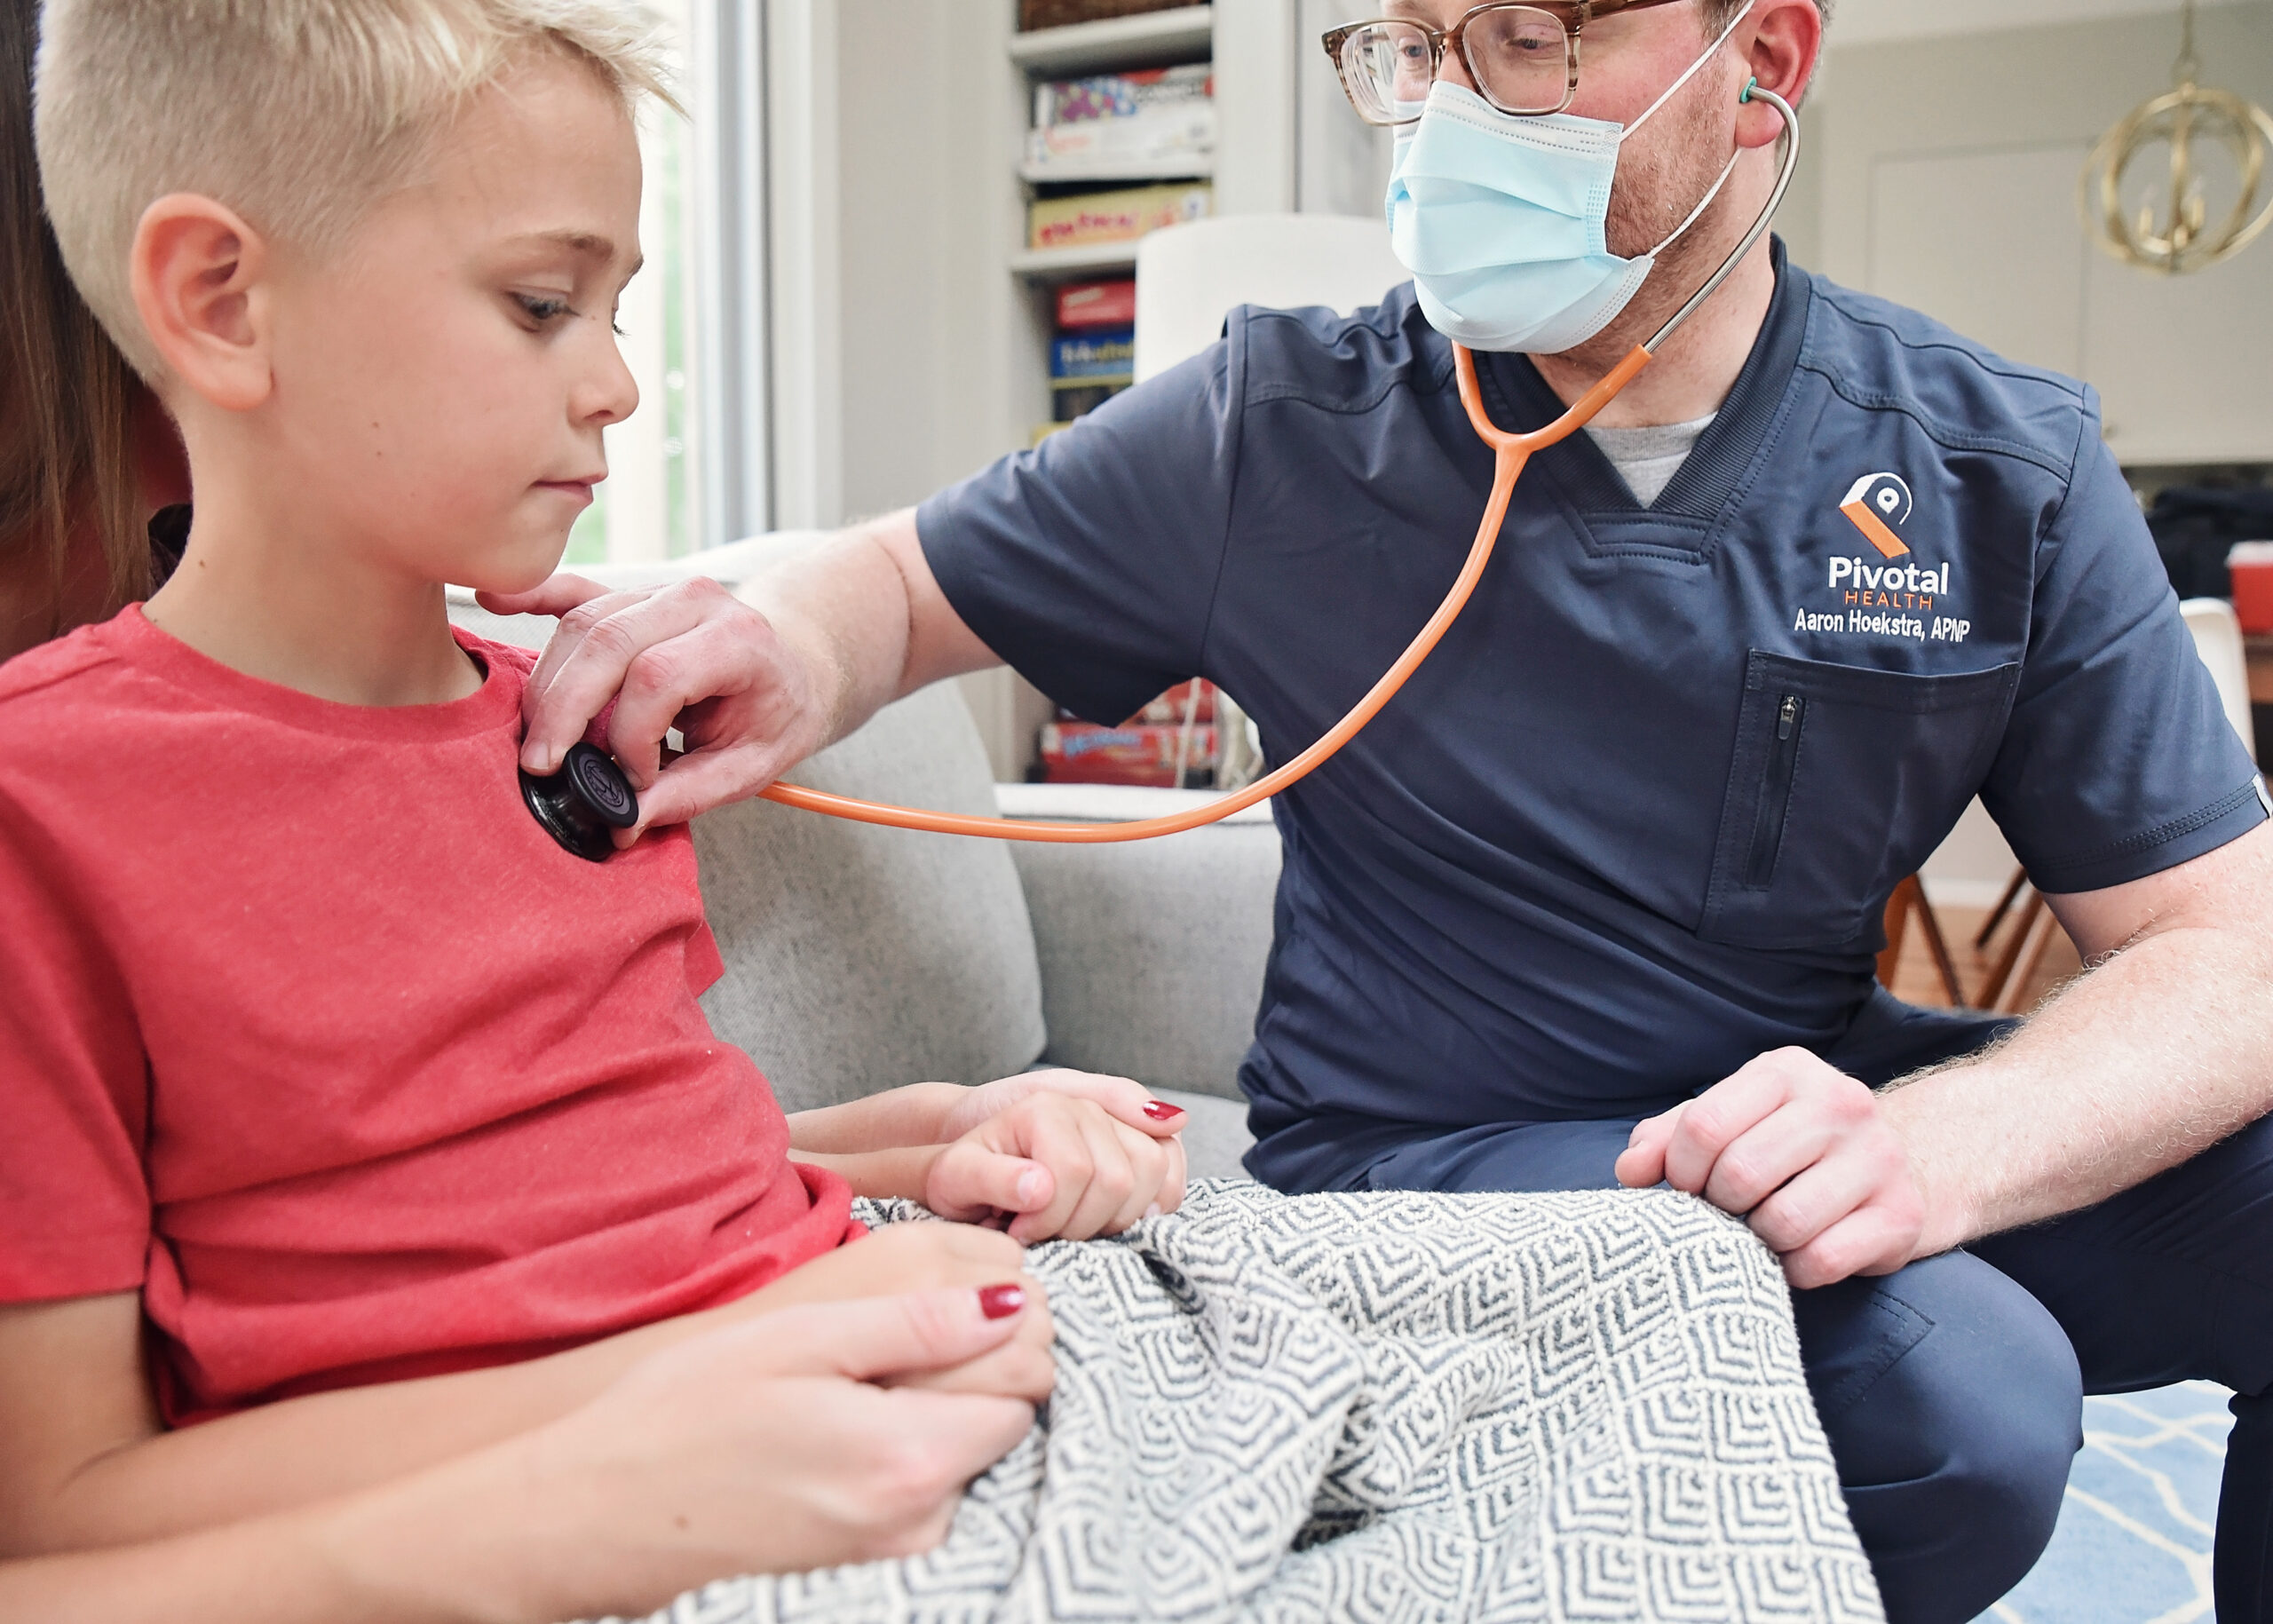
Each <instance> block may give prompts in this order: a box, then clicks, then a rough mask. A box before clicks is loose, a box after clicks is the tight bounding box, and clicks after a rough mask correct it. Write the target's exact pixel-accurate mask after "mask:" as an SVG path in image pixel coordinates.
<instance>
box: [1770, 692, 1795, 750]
mask: <svg viewBox="0 0 2273 1624" xmlns="http://www.w3.org/2000/svg"><path fill="white" fill-rule="evenodd" d="M1799 720H1800V696H1799V695H1798V694H1796V693H1786V695H1785V696H1784V707H1783V709H1780V710H1778V712H1777V713H1776V737H1777V738H1778V740H1779V741H1781V740H1785V739H1789V738H1790V737H1791V736H1792V729H1793V728H1794V727H1796V726H1797V725H1799Z"/></svg>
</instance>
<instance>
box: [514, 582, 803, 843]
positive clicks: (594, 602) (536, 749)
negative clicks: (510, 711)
mask: <svg viewBox="0 0 2273 1624" xmlns="http://www.w3.org/2000/svg"><path fill="white" fill-rule="evenodd" d="M480 603H481V606H482V607H483V608H485V609H487V610H488V611H490V613H492V614H553V615H558V616H559V617H560V629H559V630H558V631H556V632H555V633H554V634H553V637H552V641H551V642H550V643H549V644H548V645H546V646H545V650H544V654H543V657H542V658H541V659H540V660H539V661H537V667H536V669H535V671H534V672H532V673H531V674H530V677H529V681H528V686H527V690H526V692H524V693H523V694H522V696H521V716H522V720H523V722H524V724H525V725H526V730H527V731H526V733H525V734H524V736H523V739H522V741H521V765H522V766H523V767H525V768H527V770H528V771H529V772H533V773H535V774H537V775H539V776H543V775H544V774H546V773H549V772H553V771H555V770H556V769H557V768H558V766H559V765H560V762H561V758H562V757H565V756H566V754H567V753H568V747H569V746H570V745H572V744H574V743H575V742H576V741H578V740H579V739H581V738H582V737H583V736H584V730H585V729H586V728H587V727H589V726H590V725H591V720H592V718H593V717H596V716H598V715H599V713H600V712H601V711H602V710H604V709H606V707H607V704H608V702H609V701H611V700H613V701H614V702H615V711H614V715H613V716H612V717H610V718H609V720H608V731H607V748H608V753H609V754H610V755H612V756H614V757H615V759H616V761H617V762H618V763H619V764H621V765H622V768H623V771H624V773H625V775H626V776H627V777H629V778H630V780H631V783H632V786H633V788H636V789H638V791H639V822H638V827H636V828H630V829H622V830H618V831H617V833H616V844H617V845H619V846H623V845H629V844H631V843H632V842H633V841H635V840H637V839H638V837H639V836H640V835H641V834H643V833H645V830H646V829H647V828H648V827H649V826H650V825H651V824H671V823H684V822H685V821H686V820H689V819H690V818H693V816H694V815H695V814H696V813H697V812H705V811H708V810H709V808H711V807H713V806H717V805H720V804H724V803H725V802H728V801H735V800H741V799H744V798H746V797H748V796H753V795H756V793H757V792H758V791H759V790H761V789H763V788H765V787H766V786H767V785H768V784H770V783H772V781H773V780H775V779H776V778H777V777H779V776H780V773H781V772H782V771H783V769H785V768H787V767H789V766H792V765H794V764H796V763H797V762H799V761H802V760H803V759H804V757H806V756H808V755H810V754H812V751H814V750H815V749H819V748H820V746H821V745H823V744H826V743H827V742H828V730H829V726H830V720H831V713H832V711H833V709H834V707H833V704H832V702H831V701H828V699H827V698H825V697H824V696H823V695H822V694H821V693H820V691H819V685H818V684H817V682H816V680H815V678H814V676H813V674H812V668H811V666H810V664H809V663H808V662H807V661H804V660H802V659H800V658H799V657H798V656H797V654H796V652H795V651H793V650H792V649H790V648H789V647H788V645H787V644H785V643H784V642H783V641H782V639H781V638H780V637H779V636H777V635H776V633H775V631H774V629H773V626H772V622H769V621H768V620H767V619H766V618H765V616H764V615H763V614H759V613H758V612H757V611H756V609H753V608H751V607H750V606H748V604H745V603H742V602H741V601H740V600H739V599H737V598H735V597H734V596H733V594H732V593H730V592H728V591H727V590H726V589H725V587H722V586H720V585H719V584H718V583H717V582H715V581H710V580H706V579H702V578H700V577H698V578H696V579H694V580H692V581H682V582H677V583H676V584H674V585H671V586H665V587H650V588H645V589H641V590H636V591H622V592H611V591H609V590H607V589H606V588H605V587H602V586H598V585H596V584H595V583H593V582H590V581H586V580H584V579H582V577H581V576H577V575H555V576H553V577H552V579H551V580H550V581H547V582H544V583H543V585H542V586H539V587H537V588H536V589H535V590H532V591H527V592H519V593H515V594H512V595H511V596H507V595H503V594H499V593H494V592H484V593H481V594H480ZM674 727H676V728H677V729H678V731H679V734H680V736H681V737H682V738H683V739H684V740H685V742H686V751H685V754H684V755H682V756H680V757H677V759H675V760H672V761H670V762H669V763H668V764H667V763H665V762H664V760H663V758H662V755H663V752H662V740H663V735H664V733H667V732H668V731H669V730H670V729H671V728H674Z"/></svg>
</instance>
